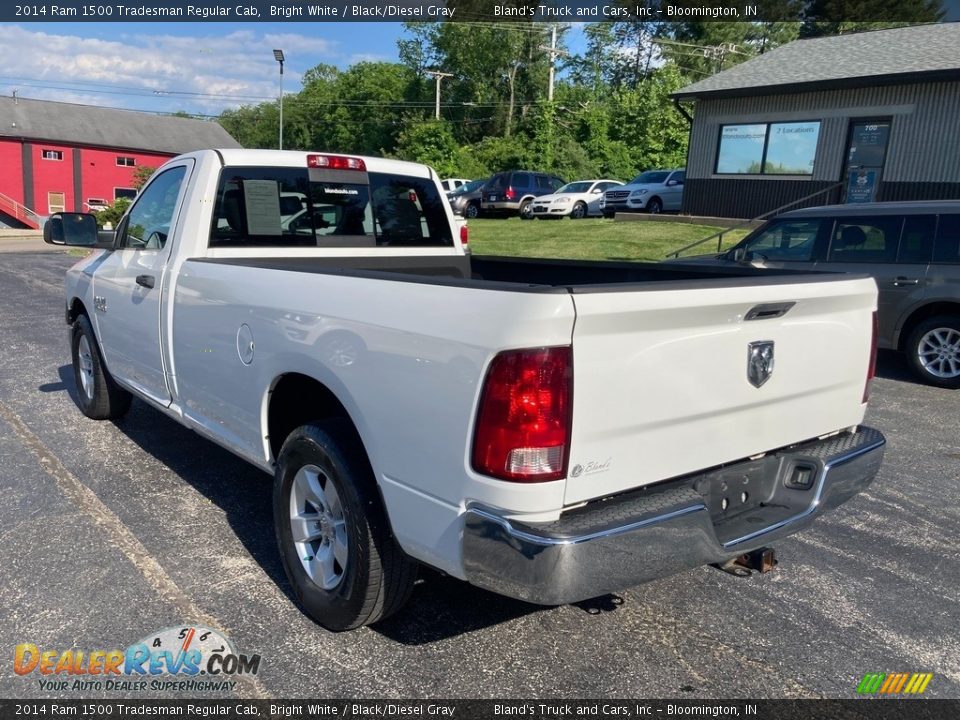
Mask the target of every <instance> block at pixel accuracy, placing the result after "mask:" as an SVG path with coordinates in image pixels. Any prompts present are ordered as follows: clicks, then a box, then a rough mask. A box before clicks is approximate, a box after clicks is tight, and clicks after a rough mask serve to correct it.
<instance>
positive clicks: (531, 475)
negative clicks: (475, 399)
mask: <svg viewBox="0 0 960 720" xmlns="http://www.w3.org/2000/svg"><path fill="white" fill-rule="evenodd" d="M572 389H573V356H572V351H571V349H570V347H569V346H567V347H552V348H536V349H529V350H509V351H506V352H502V353H500V354H499V355H497V356H496V357H495V358H494V359H493V362H492V363H491V364H490V369H489V370H488V371H487V377H486V379H485V380H484V383H483V390H482V393H481V395H480V409H479V411H478V413H477V427H476V431H475V432H474V438H473V469H474V470H476V471H477V472H479V473H483V474H484V475H490V476H491V477H495V478H500V479H501V480H513V481H517V482H544V481H547V480H559V479H560V478H563V477H566V474H567V459H568V455H569V452H568V450H569V443H570V424H571V409H572V403H571V401H572V396H573V392H572Z"/></svg>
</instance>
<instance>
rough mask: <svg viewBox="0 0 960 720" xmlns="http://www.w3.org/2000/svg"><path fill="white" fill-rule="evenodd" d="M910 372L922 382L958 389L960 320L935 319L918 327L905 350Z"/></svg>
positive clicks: (959, 384) (940, 316)
mask: <svg viewBox="0 0 960 720" xmlns="http://www.w3.org/2000/svg"><path fill="white" fill-rule="evenodd" d="M905 350H906V352H907V358H908V360H909V361H910V367H911V368H912V369H913V372H914V373H915V374H916V375H917V377H919V378H920V379H921V380H923V382H925V383H927V384H929V385H935V386H937V387H942V388H950V389H956V388H960V317H958V316H956V315H938V316H936V317H932V318H930V319H928V320H924V321H923V322H922V323H920V324H919V325H917V326H916V327H915V328H914V329H913V332H911V333H910V337H908V338H907V344H906V347H905Z"/></svg>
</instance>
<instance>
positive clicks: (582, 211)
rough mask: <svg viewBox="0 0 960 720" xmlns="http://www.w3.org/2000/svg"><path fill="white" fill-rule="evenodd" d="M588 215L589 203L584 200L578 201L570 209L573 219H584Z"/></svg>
mask: <svg viewBox="0 0 960 720" xmlns="http://www.w3.org/2000/svg"><path fill="white" fill-rule="evenodd" d="M586 216H587V204H586V203H584V202H578V203H577V204H576V205H574V206H573V210H571V211H570V217H571V218H572V219H573V220H582V219H583V218H585V217H586Z"/></svg>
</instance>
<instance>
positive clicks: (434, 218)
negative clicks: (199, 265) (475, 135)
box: [209, 167, 453, 247]
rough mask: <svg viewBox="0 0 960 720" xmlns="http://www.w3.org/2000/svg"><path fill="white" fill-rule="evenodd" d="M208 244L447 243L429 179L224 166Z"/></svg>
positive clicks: (447, 226)
mask: <svg viewBox="0 0 960 720" xmlns="http://www.w3.org/2000/svg"><path fill="white" fill-rule="evenodd" d="M209 245H210V247H382V246H390V247H436V246H452V245H453V236H452V233H451V230H450V224H449V222H448V220H447V214H446V208H445V206H444V204H443V200H442V199H441V198H440V194H439V192H438V191H437V188H436V184H435V183H434V181H433V180H431V179H429V178H420V177H413V176H407V175H395V174H390V173H375V172H369V173H368V172H366V171H357V170H324V169H313V168H309V169H308V168H290V167H227V168H223V169H222V170H221V172H220V180H219V184H218V187H217V198H216V203H215V206H214V214H213V221H212V223H211V228H210V240H209Z"/></svg>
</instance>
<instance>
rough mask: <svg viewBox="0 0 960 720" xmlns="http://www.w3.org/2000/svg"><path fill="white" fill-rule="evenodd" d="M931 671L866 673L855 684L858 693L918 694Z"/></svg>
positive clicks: (926, 682)
mask: <svg viewBox="0 0 960 720" xmlns="http://www.w3.org/2000/svg"><path fill="white" fill-rule="evenodd" d="M932 679H933V673H867V674H866V675H864V676H863V679H862V680H861V681H860V684H859V685H857V694H858V695H876V694H880V695H899V694H901V693H902V694H904V695H920V694H922V693H923V692H924V691H925V690H926V689H927V685H929V684H930V681H931V680H932Z"/></svg>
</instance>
